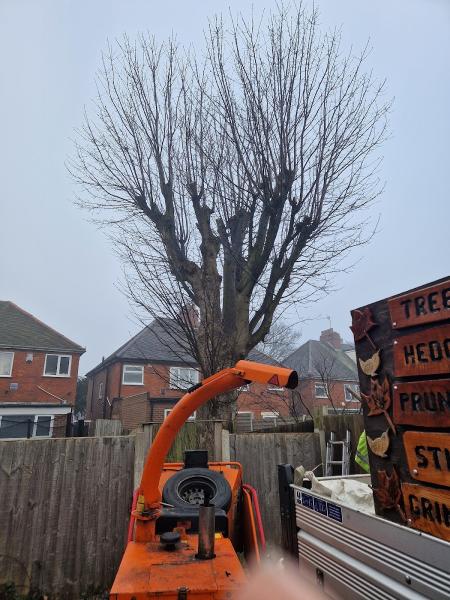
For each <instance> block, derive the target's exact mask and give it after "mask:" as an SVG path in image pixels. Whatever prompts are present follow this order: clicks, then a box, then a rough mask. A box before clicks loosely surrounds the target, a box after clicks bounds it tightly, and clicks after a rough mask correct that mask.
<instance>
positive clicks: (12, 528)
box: [0, 437, 134, 599]
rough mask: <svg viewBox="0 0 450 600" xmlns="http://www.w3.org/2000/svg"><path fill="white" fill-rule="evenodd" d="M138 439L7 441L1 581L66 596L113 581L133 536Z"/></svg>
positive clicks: (0, 490)
mask: <svg viewBox="0 0 450 600" xmlns="http://www.w3.org/2000/svg"><path fill="white" fill-rule="evenodd" d="M133 461H134V438H132V437H99V438H67V439H49V440H24V441H9V442H0V583H1V582H14V583H15V584H16V586H17V588H18V590H19V591H20V592H26V591H27V589H28V588H34V589H37V590H40V591H41V592H42V593H43V594H46V595H49V596H50V597H52V598H53V597H58V598H73V599H75V598H80V597H82V594H86V593H89V592H94V591H96V590H97V591H98V590H105V589H107V588H108V586H109V585H110V584H111V582H112V580H113V578H114V574H115V572H116V570H117V567H118V565H119V562H120V559H121V556H122V553H123V550H124V546H125V541H126V529H127V525H128V518H129V514H130V504H131V497H132V492H133V489H132V482H133V479H132V475H133Z"/></svg>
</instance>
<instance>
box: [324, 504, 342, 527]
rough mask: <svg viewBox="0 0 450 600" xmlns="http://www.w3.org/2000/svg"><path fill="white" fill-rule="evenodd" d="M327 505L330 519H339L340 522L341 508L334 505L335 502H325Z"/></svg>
mask: <svg viewBox="0 0 450 600" xmlns="http://www.w3.org/2000/svg"><path fill="white" fill-rule="evenodd" d="M327 507H328V516H329V517H330V519H334V520H335V521H339V523H342V510H341V507H340V506H336V504H330V503H329V502H327Z"/></svg>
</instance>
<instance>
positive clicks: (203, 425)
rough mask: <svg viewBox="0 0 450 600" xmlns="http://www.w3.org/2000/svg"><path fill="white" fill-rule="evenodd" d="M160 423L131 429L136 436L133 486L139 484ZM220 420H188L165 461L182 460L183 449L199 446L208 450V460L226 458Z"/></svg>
mask: <svg viewBox="0 0 450 600" xmlns="http://www.w3.org/2000/svg"><path fill="white" fill-rule="evenodd" d="M160 426H161V423H144V424H143V425H141V426H140V427H139V428H138V429H135V430H133V434H134V435H135V436H136V451H135V461H134V487H137V486H138V485H139V482H140V480H141V475H142V470H143V468H144V463H145V458H146V456H147V452H148V449H149V448H150V446H151V444H152V442H153V439H154V437H155V436H156V434H157V433H158V430H159V428H160ZM222 429H223V428H222V421H188V422H187V423H185V424H184V425H183V427H182V428H181V430H180V431H179V433H178V435H177V437H176V438H175V441H174V443H173V446H172V448H171V449H170V451H169V454H168V455H167V462H182V461H183V460H184V451H185V450H195V449H196V448H201V449H205V450H208V457H209V460H226V456H224V454H226V450H227V449H225V452H224V451H223V443H222Z"/></svg>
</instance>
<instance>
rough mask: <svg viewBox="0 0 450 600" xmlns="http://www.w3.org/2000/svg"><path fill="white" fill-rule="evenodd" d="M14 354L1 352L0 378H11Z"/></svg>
mask: <svg viewBox="0 0 450 600" xmlns="http://www.w3.org/2000/svg"><path fill="white" fill-rule="evenodd" d="M13 361H14V352H0V377H11V373H12V366H13Z"/></svg>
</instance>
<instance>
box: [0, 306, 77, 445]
mask: <svg viewBox="0 0 450 600" xmlns="http://www.w3.org/2000/svg"><path fill="white" fill-rule="evenodd" d="M84 351H85V349H84V348H82V347H81V346H79V345H78V344H76V343H75V342H72V341H71V340H69V339H68V338H66V337H65V336H63V335H62V334H60V333H58V332H57V331H55V330H54V329H52V328H51V327H49V326H48V325H46V324H45V323H42V321H39V319H37V318H36V317H34V316H33V315H31V314H30V313H28V312H26V311H25V310H23V309H22V308H20V307H19V306H17V305H16V304H14V303H13V302H9V301H0V439H11V438H26V437H61V436H64V435H65V434H66V427H67V422H68V419H70V417H71V413H72V408H73V406H74V404H75V396H76V386H77V376H78V363H79V360H80V356H81V355H82V354H83V352H84Z"/></svg>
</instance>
